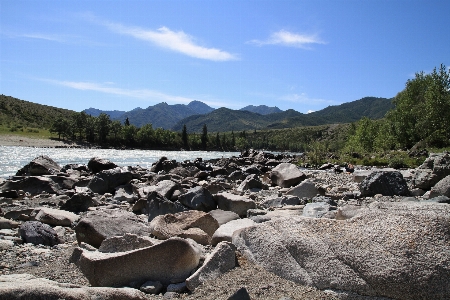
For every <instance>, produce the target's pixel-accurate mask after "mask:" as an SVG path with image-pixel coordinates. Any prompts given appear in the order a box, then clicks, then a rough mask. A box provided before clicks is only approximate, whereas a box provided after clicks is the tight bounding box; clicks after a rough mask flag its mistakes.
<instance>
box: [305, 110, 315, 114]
mask: <svg viewBox="0 0 450 300" xmlns="http://www.w3.org/2000/svg"><path fill="white" fill-rule="evenodd" d="M313 112H315V110H312V109H310V110H308V111H307V112H306V113H307V114H310V113H313Z"/></svg>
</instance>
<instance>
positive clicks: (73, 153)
mask: <svg viewBox="0 0 450 300" xmlns="http://www.w3.org/2000/svg"><path fill="white" fill-rule="evenodd" d="M40 155H47V156H48V157H50V158H51V159H53V160H54V161H55V162H57V163H58V164H59V165H60V166H64V165H66V164H85V165H87V163H88V162H89V160H90V159H91V158H92V157H100V158H103V159H108V160H110V161H112V162H114V163H115V164H117V165H119V166H137V165H139V166H141V167H144V168H150V167H151V165H152V164H153V163H154V162H156V161H158V160H159V158H160V157H162V156H165V157H167V158H168V159H170V160H172V159H175V160H176V161H180V162H181V161H185V160H194V159H196V158H198V157H201V158H203V159H204V160H207V159H214V158H221V157H231V156H238V155H239V153H238V152H218V151H161V150H116V149H76V148H73V149H72V148H33V147H17V146H0V177H9V176H12V175H15V174H16V172H17V171H18V170H19V169H21V168H22V167H23V166H25V165H26V164H28V163H29V162H30V161H32V160H33V159H34V158H36V157H38V156H40Z"/></svg>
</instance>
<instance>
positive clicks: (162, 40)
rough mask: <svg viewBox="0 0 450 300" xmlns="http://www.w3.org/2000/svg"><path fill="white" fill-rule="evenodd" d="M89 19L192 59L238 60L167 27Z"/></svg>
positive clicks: (117, 31)
mask: <svg viewBox="0 0 450 300" xmlns="http://www.w3.org/2000/svg"><path fill="white" fill-rule="evenodd" d="M88 17H89V18H90V19H91V20H94V21H96V22H97V23H100V24H102V25H103V26H106V27H107V28H108V29H109V30H111V31H113V32H115V33H119V34H124V35H129V36H132V37H134V38H136V39H139V40H143V41H147V42H150V43H152V44H155V45H157V46H159V47H162V48H166V49H169V50H172V51H175V52H180V53H183V54H185V55H188V56H191V57H195V58H200V59H207V60H213V61H228V60H237V59H238V57H237V56H236V55H234V54H231V53H228V52H226V51H223V50H220V49H217V48H208V47H204V46H200V45H198V44H196V43H195V38H194V37H192V36H191V35H188V34H186V33H185V32H183V31H172V30H170V29H169V28H167V27H165V26H163V27H160V28H158V29H157V30H150V29H143V28H140V27H131V26H124V25H122V24H119V23H112V22H104V21H99V20H97V19H96V18H95V17H92V16H88Z"/></svg>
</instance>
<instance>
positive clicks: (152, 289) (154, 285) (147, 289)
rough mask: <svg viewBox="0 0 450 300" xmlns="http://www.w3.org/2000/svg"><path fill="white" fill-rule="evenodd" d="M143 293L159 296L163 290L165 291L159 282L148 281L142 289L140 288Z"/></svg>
mask: <svg viewBox="0 0 450 300" xmlns="http://www.w3.org/2000/svg"><path fill="white" fill-rule="evenodd" d="M139 289H140V290H141V292H144V293H146V294H154V295H156V294H159V293H160V292H161V290H162V289H163V285H162V283H161V282H159V281H147V282H146V283H144V284H143V285H141V287H140V288H139Z"/></svg>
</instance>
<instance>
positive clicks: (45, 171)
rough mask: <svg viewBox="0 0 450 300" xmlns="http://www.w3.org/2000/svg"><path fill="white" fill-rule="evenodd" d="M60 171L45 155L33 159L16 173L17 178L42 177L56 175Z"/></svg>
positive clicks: (56, 164)
mask: <svg viewBox="0 0 450 300" xmlns="http://www.w3.org/2000/svg"><path fill="white" fill-rule="evenodd" d="M60 170H61V166H60V165H58V163H56V162H55V161H54V160H53V159H51V158H50V157H48V156H46V155H41V156H39V157H36V158H35V159H33V160H32V161H31V162H30V163H28V164H27V165H26V166H24V167H23V168H22V169H20V170H19V171H17V173H16V175H17V176H42V175H51V174H56V173H58V172H59V171H60Z"/></svg>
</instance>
